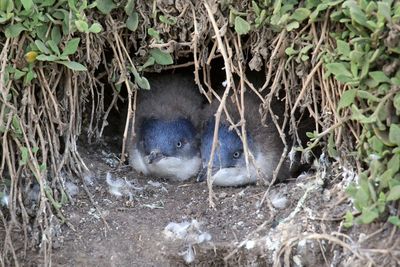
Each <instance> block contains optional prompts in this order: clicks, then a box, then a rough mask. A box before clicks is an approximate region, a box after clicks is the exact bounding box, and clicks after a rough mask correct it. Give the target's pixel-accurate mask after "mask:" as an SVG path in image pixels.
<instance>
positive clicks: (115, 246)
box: [24, 145, 348, 266]
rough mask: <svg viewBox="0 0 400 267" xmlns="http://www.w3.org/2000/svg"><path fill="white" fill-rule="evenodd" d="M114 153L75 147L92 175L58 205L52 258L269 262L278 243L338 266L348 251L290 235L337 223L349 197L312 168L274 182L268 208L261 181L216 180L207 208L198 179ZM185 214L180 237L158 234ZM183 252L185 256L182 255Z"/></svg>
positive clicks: (304, 259) (76, 262)
mask: <svg viewBox="0 0 400 267" xmlns="http://www.w3.org/2000/svg"><path fill="white" fill-rule="evenodd" d="M112 152H113V151H112V149H110V147H107V146H99V145H98V146H95V147H90V148H85V149H81V155H82V157H83V159H84V161H85V162H86V164H87V166H88V168H89V169H90V170H91V171H92V173H91V174H90V175H88V176H87V177H86V178H85V181H76V184H77V185H78V189H79V190H78V194H77V195H75V196H74V197H73V200H74V203H69V204H68V205H66V206H64V207H63V213H64V214H65V216H66V218H67V220H68V222H69V226H68V225H66V224H64V225H61V226H60V227H59V228H57V227H56V228H57V229H58V230H54V231H53V232H54V233H53V245H54V248H53V251H52V259H51V261H52V265H53V266H177V265H179V266H181V265H185V264H186V262H185V255H186V260H188V259H189V260H190V259H192V260H193V262H192V265H196V266H221V265H224V263H227V265H230V266H238V265H240V266H271V264H273V263H274V262H273V261H274V253H279V252H280V251H281V252H285V250H280V248H281V247H284V245H285V244H286V245H287V246H286V247H287V248H292V251H291V253H290V255H291V256H290V257H291V259H292V260H294V261H297V262H298V266H326V264H327V263H334V262H337V264H338V266H340V265H341V264H343V261H344V260H345V259H344V257H345V256H346V254H345V253H346V251H344V249H343V248H342V247H340V246H336V247H335V246H331V245H332V243H331V244H328V242H326V241H324V240H322V239H319V240H316V239H314V240H313V239H309V241H304V240H303V241H300V240H301V238H299V240H297V239H296V237H300V236H302V235H305V234H307V233H308V234H310V233H318V234H326V233H327V234H329V233H331V232H333V231H338V229H339V222H338V221H337V220H336V219H335V218H338V217H340V216H342V215H343V212H344V211H345V209H346V207H347V205H348V203H343V202H342V203H340V201H338V200H339V199H340V198H341V197H342V195H334V196H333V195H332V192H333V191H334V189H333V187H330V188H329V186H328V187H326V188H324V185H323V184H321V182H317V179H316V178H315V176H312V177H308V178H299V179H293V181H289V182H288V183H285V184H278V185H275V186H274V187H273V189H272V192H271V195H274V196H275V197H273V199H274V200H273V201H272V202H273V204H274V206H275V208H274V209H273V211H271V209H270V208H269V206H268V203H267V202H265V203H264V205H262V206H260V200H261V199H262V197H263V195H264V192H265V191H266V187H265V186H256V185H253V186H246V187H239V188H218V187H215V188H214V192H215V196H216V198H215V204H216V208H215V209H212V208H210V207H209V202H208V189H207V185H206V184H205V183H196V182H195V181H189V182H186V183H176V182H170V181H167V180H163V179H159V178H155V177H153V178H151V177H143V176H141V175H139V174H137V173H135V172H134V171H133V170H131V169H130V168H129V167H124V168H123V169H122V170H120V171H115V168H112V167H111V166H112V165H113V164H115V163H116V159H115V157H114V155H115V154H113V153H112ZM110 165H111V166H110ZM108 172H109V173H110V176H109V180H108V181H107V173H108ZM110 179H111V180H110ZM125 181H126V182H125ZM83 182H85V183H86V185H87V189H88V191H89V192H90V195H91V197H92V201H91V200H90V199H89V197H88V194H87V193H86V192H85V190H84V188H83ZM110 184H112V185H113V186H110ZM121 184H122V186H121ZM112 190H114V191H113V192H114V193H111V191H112ZM117 191H118V192H117ZM118 193H121V196H116V195H115V194H118ZM277 196H278V197H277ZM285 201H286V202H285ZM93 203H94V204H95V205H93ZM192 220H197V222H198V224H196V223H194V224H192V225H191V226H190V227H189V228H188V229H187V230H188V233H187V235H186V236H184V237H182V239H179V238H178V239H177V238H175V237H176V236H174V235H170V236H167V235H166V232H165V228H166V226H167V225H168V224H169V223H171V222H176V223H181V222H188V223H191V222H192ZM56 228H55V229H56ZM201 234H203V237H204V236H208V235H207V234H209V235H210V236H211V240H208V238H205V240H203V241H204V242H201V241H199V239H196V238H199V236H200V235H201ZM208 237H209V236H208ZM193 240H197V241H193ZM288 240H291V243H290V242H289V243H287V241H288ZM285 242H286V243H285ZM197 243H200V244H197ZM238 247H239V249H237V248H238ZM321 248H322V249H323V251H324V253H321ZM235 249H236V250H235ZM190 252H193V258H191V257H188V256H192V254H190ZM36 255H37V254H36ZM282 255H283V254H282ZM282 258H283V257H282ZM224 259H225V260H226V261H225V262H224ZM275 259H276V258H275ZM325 259H326V261H325ZM41 263H42V259H41V258H39V257H38V256H37V257H34V256H32V257H30V258H29V259H27V261H26V262H25V263H24V265H27V266H28V265H32V266H36V265H40V264H41ZM340 263H341V264H340ZM332 266H335V264H333V265H332Z"/></svg>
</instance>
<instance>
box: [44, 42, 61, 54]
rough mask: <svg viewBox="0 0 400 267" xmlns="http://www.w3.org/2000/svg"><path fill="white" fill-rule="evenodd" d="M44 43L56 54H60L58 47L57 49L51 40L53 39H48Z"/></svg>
mask: <svg viewBox="0 0 400 267" xmlns="http://www.w3.org/2000/svg"><path fill="white" fill-rule="evenodd" d="M46 44H47V45H48V46H49V47H50V49H51V50H52V51H53V52H54V53H56V54H57V55H60V49H58V46H57V45H56V43H55V42H53V40H48V41H47V42H46Z"/></svg>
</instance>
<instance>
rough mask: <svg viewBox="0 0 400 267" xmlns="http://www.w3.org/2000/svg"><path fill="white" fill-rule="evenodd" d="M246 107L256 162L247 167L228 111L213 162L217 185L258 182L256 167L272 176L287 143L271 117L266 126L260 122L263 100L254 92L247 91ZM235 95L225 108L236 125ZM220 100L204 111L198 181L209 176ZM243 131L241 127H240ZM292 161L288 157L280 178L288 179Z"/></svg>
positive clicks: (219, 129) (222, 116) (213, 179)
mask: <svg viewBox="0 0 400 267" xmlns="http://www.w3.org/2000/svg"><path fill="white" fill-rule="evenodd" d="M244 97H245V98H244V106H245V113H244V114H245V115H244V117H245V118H244V119H245V128H246V132H247V134H246V139H247V144H248V149H249V151H250V152H251V153H252V154H253V156H254V159H255V164H251V161H249V171H248V169H247V166H246V160H245V154H244V148H243V142H242V140H241V138H240V137H239V135H238V133H237V132H236V131H235V130H234V129H231V128H232V127H231V123H229V121H228V119H227V117H226V114H225V112H222V114H221V121H220V124H219V128H218V140H217V144H216V150H215V154H214V159H213V164H212V181H213V184H214V185H218V186H242V185H246V184H251V183H255V182H256V181H257V168H258V170H259V171H261V173H260V174H261V177H263V178H267V179H268V180H271V179H272V173H273V171H274V170H275V168H276V167H277V165H278V163H279V161H280V158H281V155H282V152H283V149H284V144H283V142H282V140H281V137H280V135H279V132H278V130H277V129H276V127H275V125H274V123H273V122H272V120H271V119H269V120H267V121H266V126H263V125H262V123H261V119H262V116H261V114H260V112H259V107H260V104H261V101H260V99H259V98H258V96H256V95H255V94H252V93H250V92H246V93H245V94H244ZM232 99H233V98H232V97H228V98H227V99H226V105H225V106H226V110H227V112H228V114H229V116H231V118H232V120H233V122H234V123H235V124H237V125H238V124H239V123H240V121H241V118H240V114H239V111H238V109H237V106H236V104H235V103H234V102H233V101H232ZM219 104H220V102H219V101H216V100H214V101H213V103H211V104H209V105H207V106H205V108H204V110H203V112H202V113H203V114H204V116H205V118H204V119H203V121H204V123H203V127H202V128H203V129H202V133H201V147H200V151H201V156H202V169H201V171H200V172H199V175H198V178H197V180H198V181H199V182H200V181H203V180H205V179H206V178H207V167H208V162H209V161H210V154H211V149H212V145H213V136H214V127H215V117H214V114H215V112H216V110H217V108H218V106H219ZM238 129H239V131H240V127H238ZM289 164H290V163H289V162H288V160H286V159H285V161H284V162H283V166H282V168H281V169H280V172H279V173H278V178H280V179H285V178H287V177H288V176H289V175H290V174H289V171H288V169H289Z"/></svg>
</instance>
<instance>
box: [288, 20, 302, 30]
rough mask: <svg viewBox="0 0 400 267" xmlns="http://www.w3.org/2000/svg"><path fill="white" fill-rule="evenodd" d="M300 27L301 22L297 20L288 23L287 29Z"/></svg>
mask: <svg viewBox="0 0 400 267" xmlns="http://www.w3.org/2000/svg"><path fill="white" fill-rule="evenodd" d="M299 27H300V24H299V23H298V22H297V21H292V22H290V23H289V24H288V25H286V30H287V31H288V32H290V31H292V30H294V29H298V28H299Z"/></svg>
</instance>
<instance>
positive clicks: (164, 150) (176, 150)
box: [128, 74, 202, 181]
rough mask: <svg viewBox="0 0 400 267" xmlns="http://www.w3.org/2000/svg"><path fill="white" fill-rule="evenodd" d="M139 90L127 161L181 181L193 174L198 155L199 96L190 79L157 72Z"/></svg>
mask: <svg viewBox="0 0 400 267" xmlns="http://www.w3.org/2000/svg"><path fill="white" fill-rule="evenodd" d="M149 82H150V86H151V89H150V90H149V91H143V90H141V91H139V92H138V99H137V103H138V105H137V111H136V119H135V130H136V133H137V136H135V138H134V140H132V142H131V144H130V145H129V147H128V151H129V163H130V165H131V166H132V167H133V168H134V169H135V170H136V171H138V172H141V173H143V174H144V175H154V176H158V177H164V178H169V179H172V180H178V181H184V180H187V179H189V178H191V177H194V176H195V175H196V174H197V173H198V171H199V168H200V165H201V157H200V149H199V138H198V134H197V127H198V123H199V118H198V114H199V111H200V109H201V101H202V99H201V96H200V94H199V93H198V89H197V88H196V86H195V84H194V82H193V79H191V78H190V76H189V77H188V76H184V75H178V74H173V75H165V74H159V75H157V76H154V78H152V79H149Z"/></svg>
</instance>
